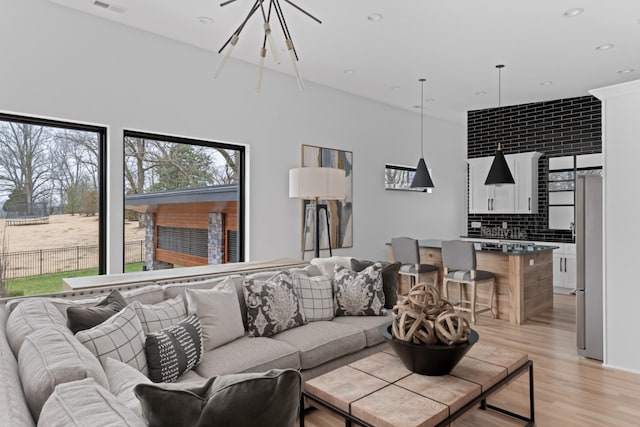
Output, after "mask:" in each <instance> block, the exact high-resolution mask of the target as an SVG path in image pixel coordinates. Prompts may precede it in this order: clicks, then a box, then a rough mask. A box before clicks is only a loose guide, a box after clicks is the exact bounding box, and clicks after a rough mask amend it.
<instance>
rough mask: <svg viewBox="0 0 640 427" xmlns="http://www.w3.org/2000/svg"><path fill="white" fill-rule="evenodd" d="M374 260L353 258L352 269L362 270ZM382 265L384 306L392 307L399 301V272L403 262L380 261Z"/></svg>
mask: <svg viewBox="0 0 640 427" xmlns="http://www.w3.org/2000/svg"><path fill="white" fill-rule="evenodd" d="M373 264H374V262H373V261H360V260H357V259H355V258H352V259H351V269H352V270H353V271H356V272H360V271H362V270H364V269H365V268H367V267H371V266H372V265H373ZM380 264H381V265H382V291H383V292H384V308H388V309H392V308H393V306H394V305H396V303H397V302H398V272H399V271H400V267H401V266H402V263H400V262H393V263H388V262H382V261H381V262H380Z"/></svg>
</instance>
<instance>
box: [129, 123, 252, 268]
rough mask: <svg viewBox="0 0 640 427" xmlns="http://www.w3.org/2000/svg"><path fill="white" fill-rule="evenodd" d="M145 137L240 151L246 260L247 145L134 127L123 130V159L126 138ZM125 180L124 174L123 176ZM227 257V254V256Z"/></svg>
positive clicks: (240, 235) (241, 253) (240, 252)
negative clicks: (147, 130)
mask: <svg viewBox="0 0 640 427" xmlns="http://www.w3.org/2000/svg"><path fill="white" fill-rule="evenodd" d="M127 137H129V138H143V139H151V140H156V141H164V142H173V143H177V144H189V145H198V146H202V147H210V148H221V149H225V150H235V151H238V152H239V156H240V165H239V169H238V179H239V182H238V241H239V242H240V245H239V248H238V262H244V260H245V244H246V241H245V236H246V234H245V231H246V229H245V223H246V218H245V214H246V147H245V146H244V145H241V144H230V143H226V142H220V141H213V140H205V139H197V138H189V137H184V136H174V135H163V134H160V133H152V132H143V131H137V130H132V129H124V130H123V132H122V161H123V162H124V161H125V159H126V153H125V144H124V139H125V138H127ZM122 179H123V180H124V176H123V177H122ZM124 197H125V194H124V192H123V194H122V201H123V206H124V204H125V203H124ZM124 239H125V236H124V230H123V234H122V241H123V242H124ZM225 258H226V256H225ZM122 265H123V266H124V258H123V260H122Z"/></svg>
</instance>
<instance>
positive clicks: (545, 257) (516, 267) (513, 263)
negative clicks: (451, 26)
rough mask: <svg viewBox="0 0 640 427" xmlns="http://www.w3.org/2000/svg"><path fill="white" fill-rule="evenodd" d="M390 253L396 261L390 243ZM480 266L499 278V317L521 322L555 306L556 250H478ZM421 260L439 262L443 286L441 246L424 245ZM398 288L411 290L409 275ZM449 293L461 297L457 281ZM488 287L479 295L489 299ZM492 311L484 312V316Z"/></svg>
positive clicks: (496, 302) (496, 301)
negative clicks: (508, 251) (520, 251)
mask: <svg viewBox="0 0 640 427" xmlns="http://www.w3.org/2000/svg"><path fill="white" fill-rule="evenodd" d="M387 249H388V257H389V260H390V261H393V253H392V251H391V245H388V246H387ZM476 259H477V265H478V270H485V271H490V272H492V273H493V274H494V275H495V278H496V295H494V301H493V306H494V311H496V313H497V318H498V319H504V320H509V321H510V322H511V323H515V324H518V325H519V324H521V323H523V322H524V321H525V320H527V319H530V318H531V317H533V316H535V315H536V314H538V313H540V312H543V311H545V310H549V309H551V308H553V251H552V250H545V251H536V252H524V253H520V254H510V253H502V252H485V251H477V252H476ZM420 262H421V263H424V264H432V265H436V266H437V267H438V269H439V271H440V273H439V282H440V288H441V290H442V275H443V271H444V269H443V265H442V253H441V250H440V248H433V247H423V246H421V247H420ZM398 280H399V281H398V284H399V285H398V292H399V293H400V294H403V295H405V294H406V293H407V292H408V291H409V287H410V282H409V278H408V277H405V276H400V277H399V279H398ZM449 297H450V299H451V300H453V301H457V300H458V287H457V285H454V284H450V285H449ZM486 298H487V292H486V291H485V287H483V286H479V287H478V299H479V300H480V301H483V300H486ZM486 315H488V314H487V313H484V314H482V315H480V318H482V316H486Z"/></svg>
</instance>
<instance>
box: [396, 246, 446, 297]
mask: <svg viewBox="0 0 640 427" xmlns="http://www.w3.org/2000/svg"><path fill="white" fill-rule="evenodd" d="M391 250H392V251H393V259H394V261H399V262H400V263H401V264H402V265H401V266H400V271H399V272H398V273H399V274H401V275H405V276H409V277H410V281H411V287H413V286H415V285H416V284H417V283H419V282H420V275H430V276H432V278H433V285H434V286H435V287H438V267H436V266H435V265H431V264H420V246H419V245H418V241H417V240H416V239H412V238H410V237H394V238H393V239H391Z"/></svg>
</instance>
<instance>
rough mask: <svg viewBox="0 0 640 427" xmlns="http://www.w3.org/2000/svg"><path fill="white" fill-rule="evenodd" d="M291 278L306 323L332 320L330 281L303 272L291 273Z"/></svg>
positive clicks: (325, 277) (332, 308)
mask: <svg viewBox="0 0 640 427" xmlns="http://www.w3.org/2000/svg"><path fill="white" fill-rule="evenodd" d="M312 267H315V266H312ZM291 277H292V278H293V285H294V286H295V289H296V294H298V298H299V299H300V303H301V304H302V308H303V309H304V316H305V317H306V319H307V321H308V322H315V321H318V320H331V319H333V314H334V312H335V308H334V307H333V283H332V281H331V279H330V278H329V277H327V276H313V277H312V276H309V275H308V274H307V273H306V272H304V271H296V272H292V273H291Z"/></svg>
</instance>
